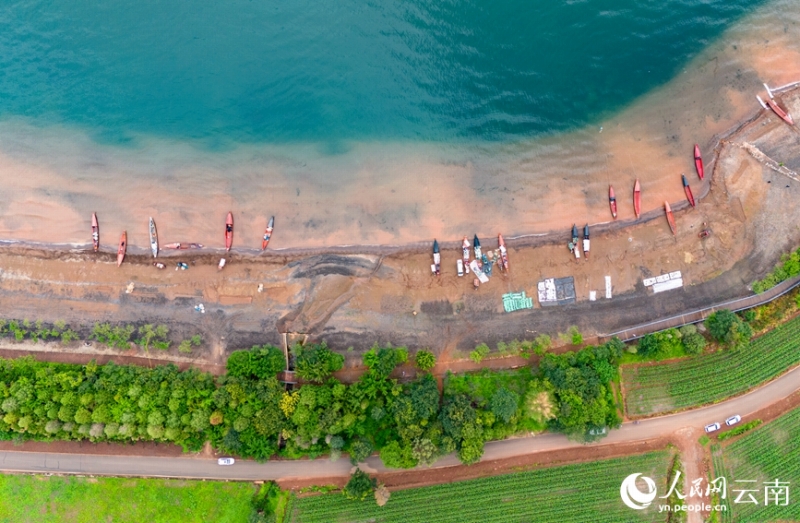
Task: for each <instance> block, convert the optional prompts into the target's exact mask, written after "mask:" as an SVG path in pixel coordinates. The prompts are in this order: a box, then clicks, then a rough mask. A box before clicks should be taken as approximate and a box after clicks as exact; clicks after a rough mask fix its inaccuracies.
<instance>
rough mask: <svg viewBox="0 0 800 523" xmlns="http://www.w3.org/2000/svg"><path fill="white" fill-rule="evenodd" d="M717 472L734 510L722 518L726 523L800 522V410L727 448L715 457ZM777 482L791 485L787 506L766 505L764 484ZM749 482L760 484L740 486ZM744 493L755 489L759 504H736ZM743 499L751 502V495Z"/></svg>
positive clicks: (715, 473) (729, 504) (715, 472)
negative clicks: (725, 482) (799, 488)
mask: <svg viewBox="0 0 800 523" xmlns="http://www.w3.org/2000/svg"><path fill="white" fill-rule="evenodd" d="M714 469H715V470H714V475H715V476H717V477H719V476H724V477H726V478H727V480H728V500H727V502H728V506H729V507H730V510H729V511H728V513H727V514H724V513H723V514H721V516H722V521H723V522H734V521H798V520H800V504H798V503H797V501H796V499H797V498H796V496H797V494H796V488H797V484H798V481H800V409H795V410H793V411H791V412H789V413H788V414H786V415H784V416H781V417H780V418H778V419H776V420H775V421H773V422H771V423H768V424H766V425H764V426H762V427H760V428H758V429H756V430H754V431H753V432H751V433H749V434H747V435H745V436H743V437H742V438H740V439H739V440H737V441H734V442H732V443H730V444H728V445H725V446H723V448H722V454H721V456H720V455H719V452H717V453H715V456H714ZM776 479H778V480H780V481H781V482H788V484H789V489H790V490H789V493H790V498H789V504H788V505H786V506H776V505H775V504H774V503H770V504H769V505H765V504H764V501H765V500H764V488H765V485H764V483H765V482H773V481H775V480H776ZM749 480H755V481H756V483H752V484H749V485H748V484H746V483H737V482H741V481H749ZM742 489H755V492H753V496H754V498H755V499H756V500H757V501H758V502H759V503H758V504H751V503H747V504H745V503H741V502H740V503H735V500H736V497H737V496H738V495H739V494H738V492H736V490H742ZM793 489H795V492H793V491H792V490H793ZM743 499H745V500H746V499H748V498H747V495H745V496H744V498H743Z"/></svg>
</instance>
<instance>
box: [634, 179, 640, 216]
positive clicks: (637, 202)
mask: <svg viewBox="0 0 800 523" xmlns="http://www.w3.org/2000/svg"><path fill="white" fill-rule="evenodd" d="M633 212H635V213H636V219H637V220H638V219H639V215H640V214H642V186H641V185H639V180H638V179H637V180H636V183H634V184H633Z"/></svg>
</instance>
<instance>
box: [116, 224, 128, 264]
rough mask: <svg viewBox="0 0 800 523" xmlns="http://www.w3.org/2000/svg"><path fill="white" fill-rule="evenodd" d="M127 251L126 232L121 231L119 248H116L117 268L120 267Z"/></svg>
mask: <svg viewBox="0 0 800 523" xmlns="http://www.w3.org/2000/svg"><path fill="white" fill-rule="evenodd" d="M127 250H128V231H122V236H120V237H119V248H117V267H119V266H120V265H122V260H124V259H125V253H126V252H127Z"/></svg>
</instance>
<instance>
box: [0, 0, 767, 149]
mask: <svg viewBox="0 0 800 523" xmlns="http://www.w3.org/2000/svg"><path fill="white" fill-rule="evenodd" d="M758 4H759V2H754V1H753V0H704V1H700V0H689V1H666V2H665V1H663V0H659V1H633V0H611V1H606V2H599V1H533V2H532V1H529V0H494V1H492V2H487V1H484V2H476V1H459V2H453V1H447V0H429V1H426V0H414V1H408V2H390V1H381V2H375V1H367V2H362V1H352V0H336V1H313V2H311V1H288V2H287V1H283V2H274V1H271V2H270V1H267V2H265V1H260V2H259V1H249V0H247V1H245V0H226V1H224V2H211V1H208V0H202V1H200V0H198V1H195V2H185V1H180V2H179V1H174V0H173V1H161V0H137V1H135V2H128V1H119V0H104V1H98V2H90V1H85V2H55V1H52V0H47V1H32V0H21V1H12V2H10V3H6V4H5V5H4V6H3V7H0V119H9V118H20V117H21V118H22V119H24V120H26V121H30V122H32V123H33V124H34V125H37V126H47V125H50V124H57V125H61V126H66V127H75V128H78V129H80V130H81V131H82V132H85V133H88V135H89V136H90V137H91V138H92V139H93V140H95V141H97V142H99V143H103V144H120V145H125V144H127V143H128V142H129V141H131V140H132V139H133V137H136V136H143V135H144V136H147V135H151V136H154V137H158V138H169V139H178V140H189V141H193V142H195V143H200V144H202V146H203V147H205V148H207V149H208V150H212V151H213V150H219V149H227V148H229V147H230V146H231V145H233V144H236V143H277V144H280V143H291V142H317V143H324V144H328V147H329V148H330V150H331V151H332V152H336V151H337V147H338V145H337V144H338V143H339V142H340V141H342V140H359V141H371V140H401V141H409V140H410V141H426V142H441V141H455V142H457V141H461V140H469V141H472V140H479V141H487V142H497V141H509V140H511V141H513V140H515V139H519V138H524V137H530V136H536V135H539V134H541V133H551V132H555V131H559V130H565V129H569V128H574V127H576V126H580V125H583V124H586V123H588V122H592V121H596V120H598V119H599V118H600V117H602V116H605V115H608V114H609V113H611V112H613V111H614V110H615V109H619V108H620V107H622V106H624V105H625V104H627V103H630V102H631V101H632V100H633V99H635V98H636V97H638V96H640V95H642V94H644V93H646V92H647V91H649V90H651V89H653V88H654V87H656V86H659V85H661V84H663V83H664V82H666V81H667V80H669V79H670V78H671V77H673V75H674V74H675V73H676V72H677V71H678V70H679V69H680V68H681V67H682V66H683V65H684V64H686V63H687V61H688V60H689V59H690V58H691V57H692V56H694V55H696V54H697V53H698V52H700V51H701V50H702V49H703V48H704V47H705V46H707V45H708V44H709V42H710V41H711V40H713V39H714V38H715V37H717V36H718V35H720V33H721V32H722V31H723V30H724V29H726V28H727V27H728V26H730V25H731V24H732V23H734V22H735V21H736V20H737V19H738V18H740V17H741V16H742V15H743V14H745V13H746V12H748V11H749V10H751V9H753V8H754V7H755V6H757V5H758Z"/></svg>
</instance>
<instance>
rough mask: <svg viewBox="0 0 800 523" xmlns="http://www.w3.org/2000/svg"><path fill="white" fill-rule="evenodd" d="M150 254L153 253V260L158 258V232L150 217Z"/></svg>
mask: <svg viewBox="0 0 800 523" xmlns="http://www.w3.org/2000/svg"><path fill="white" fill-rule="evenodd" d="M150 252H152V253H153V258H158V232H157V231H156V222H155V220H154V219H153V217H152V216H151V217H150Z"/></svg>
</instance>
